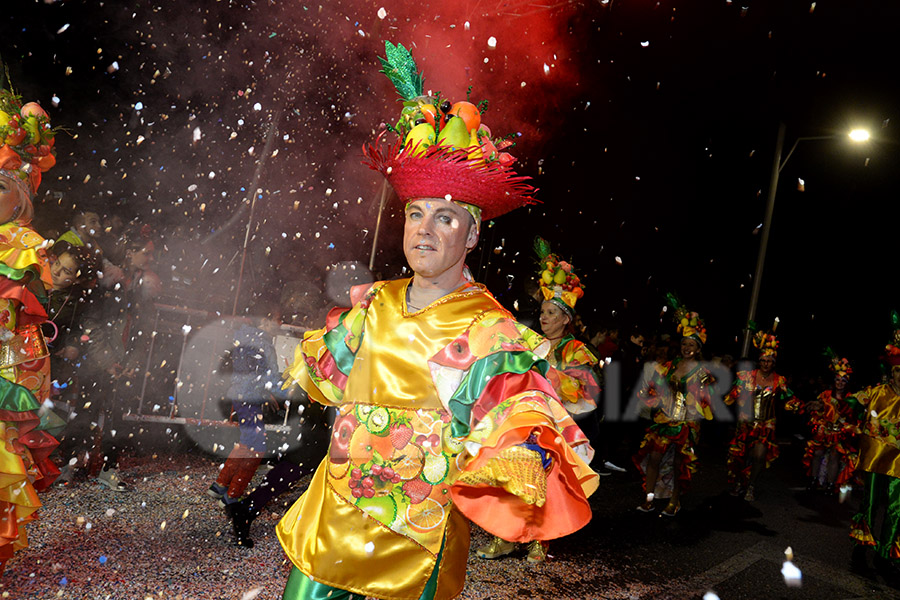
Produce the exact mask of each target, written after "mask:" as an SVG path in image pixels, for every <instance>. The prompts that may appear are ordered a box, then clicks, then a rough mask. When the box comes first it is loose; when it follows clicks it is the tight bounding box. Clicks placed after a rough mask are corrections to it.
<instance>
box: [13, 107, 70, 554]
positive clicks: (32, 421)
mask: <svg viewBox="0 0 900 600" xmlns="http://www.w3.org/2000/svg"><path fill="white" fill-rule="evenodd" d="M53 134H54V132H53V130H52V129H51V128H50V123H49V117H48V116H47V113H46V112H44V110H43V109H42V108H41V107H40V106H39V105H38V104H36V103H34V102H29V103H28V104H25V105H24V106H23V105H22V102H21V99H20V98H19V97H18V96H16V95H15V94H13V93H12V92H10V91H8V90H0V141H2V146H0V438H2V442H3V443H0V571H2V569H3V567H4V566H5V565H6V561H8V560H9V559H10V558H12V555H13V552H14V550H17V549H21V548H24V547H26V546H27V545H28V538H27V537H26V533H25V527H26V525H27V524H28V523H29V522H31V521H33V520H35V519H36V518H37V514H36V511H37V509H38V507H40V505H41V502H40V501H39V500H38V498H37V494H36V492H38V491H42V490H44V489H46V488H47V487H48V486H49V485H50V484H51V483H53V480H54V479H55V478H56V477H58V476H59V470H58V469H57V468H56V466H55V465H54V464H53V463H52V462H51V461H50V459H49V458H48V456H49V454H50V453H51V452H52V451H53V449H54V448H55V447H56V446H57V445H58V443H57V441H56V439H55V438H54V437H53V436H52V435H51V434H50V433H48V429H55V428H56V426H58V423H57V422H51V419H58V418H57V417H56V416H55V415H53V413H51V412H49V411H47V410H46V409H42V407H41V403H42V402H43V401H44V400H46V399H47V398H48V397H49V392H50V359H49V358H48V357H47V351H46V346H45V345H43V347H41V346H42V344H43V337H42V335H41V334H40V325H41V323H43V322H45V321H46V320H47V313H46V312H45V311H44V308H43V306H42V305H41V301H42V300H44V299H45V298H46V290H47V289H49V288H50V287H52V284H53V282H52V278H51V275H50V266H49V263H48V260H47V254H46V252H45V245H46V244H45V242H44V239H43V238H42V237H41V236H39V235H38V234H37V233H35V232H34V231H33V230H32V229H30V228H29V224H30V223H31V217H32V215H33V213H34V210H33V208H32V203H31V199H32V196H34V194H35V192H36V191H37V189H38V186H39V185H40V183H41V175H42V173H43V172H45V171H46V170H47V169H49V168H50V167H52V166H53V165H54V164H55V163H56V160H55V158H54V156H53V151H52V146H53ZM23 352H24V353H23ZM23 358H27V359H28V360H26V361H25V362H22V359H23Z"/></svg>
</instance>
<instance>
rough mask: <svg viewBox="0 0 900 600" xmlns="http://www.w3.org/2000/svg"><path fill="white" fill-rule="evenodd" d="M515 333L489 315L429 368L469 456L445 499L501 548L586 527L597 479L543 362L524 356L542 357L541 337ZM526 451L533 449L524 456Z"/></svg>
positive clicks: (579, 434) (581, 437)
mask: <svg viewBox="0 0 900 600" xmlns="http://www.w3.org/2000/svg"><path fill="white" fill-rule="evenodd" d="M523 330H524V328H521V326H518V324H517V323H515V321H513V320H511V319H509V318H508V317H507V316H505V315H503V314H502V313H500V312H499V311H497V312H496V313H493V314H490V313H489V314H487V315H485V316H484V317H483V318H481V319H479V320H477V321H476V322H475V323H473V325H472V327H470V328H469V329H468V331H466V333H465V334H464V335H463V336H461V337H460V338H458V339H457V340H454V342H452V343H451V344H450V345H449V346H447V347H446V348H445V349H444V351H442V352H441V353H439V354H438V355H437V356H435V357H434V358H433V359H432V360H431V361H430V362H429V364H430V365H431V369H432V375H433V378H434V380H435V384H436V385H437V388H438V392H439V395H440V396H441V399H442V401H444V402H446V405H447V406H448V408H449V409H450V412H451V413H452V415H453V420H452V422H451V423H452V427H453V430H454V435H456V436H457V437H459V438H461V439H463V440H465V445H466V450H467V454H468V457H467V458H466V459H465V464H464V466H463V467H462V473H461V475H460V477H459V479H458V480H457V483H456V485H454V486H453V487H452V488H451V496H452V498H453V501H454V503H455V505H456V506H457V507H458V508H459V509H460V510H461V511H462V512H463V514H465V515H466V516H467V517H468V518H469V519H470V520H472V521H473V522H475V523H477V524H478V525H479V526H481V527H482V528H483V529H485V530H487V531H489V532H491V533H493V534H495V535H498V536H499V537H501V538H503V539H505V540H509V541H527V540H533V539H554V538H557V537H561V536H563V535H567V534H568V533H572V532H574V531H577V530H578V529H580V528H581V527H583V526H584V525H585V524H586V523H587V522H588V521H589V520H590V507H589V506H588V504H587V496H589V495H590V494H591V493H593V492H594V490H595V489H596V488H597V476H596V474H594V472H593V471H591V470H590V469H589V468H588V467H587V465H586V464H585V461H584V460H582V457H580V456H578V454H576V452H575V451H573V447H577V446H583V447H584V448H585V449H587V448H589V446H588V441H587V438H585V436H584V434H583V433H582V432H581V430H580V429H579V428H578V426H577V425H575V422H574V421H573V420H572V418H571V416H570V415H569V413H568V412H567V411H566V410H565V409H564V408H563V406H562V404H561V403H560V402H559V400H558V399H557V398H556V394H555V392H554V388H553V386H552V384H551V382H550V381H549V379H548V378H547V376H546V375H547V373H549V372H550V371H551V369H550V367H549V365H548V364H547V362H546V360H544V359H542V358H540V357H539V356H538V355H537V354H535V352H533V351H532V350H538V351H542V348H541V346H540V345H539V346H534V344H535V342H539V341H541V338H539V337H530V336H529V335H528V333H527V332H525V331H523ZM529 331H530V330H529ZM457 382H458V383H457ZM560 433H561V434H562V439H560ZM523 444H525V448H522V447H521V446H522V445H523ZM529 445H530V446H536V447H537V448H536V452H532V453H528V452H524V451H523V450H527V448H528V446H529ZM590 454H591V452H589V453H588V454H586V458H587V459H588V460H590ZM538 457H539V459H538Z"/></svg>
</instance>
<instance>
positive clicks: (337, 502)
mask: <svg viewBox="0 0 900 600" xmlns="http://www.w3.org/2000/svg"><path fill="white" fill-rule="evenodd" d="M382 63H383V65H384V67H385V73H386V74H388V76H389V77H391V79H392V80H393V81H394V83H395V85H396V86H397V89H398V91H400V92H401V95H403V97H404V99H405V101H406V102H405V107H404V117H403V118H401V123H400V124H398V125H399V126H398V129H399V130H400V133H401V135H407V132H406V131H405V130H406V129H409V130H411V129H412V124H413V123H414V122H415V121H416V120H419V119H420V118H421V119H423V122H424V121H425V120H426V117H424V116H423V115H424V113H426V112H431V111H435V113H436V114H439V113H437V111H438V110H440V106H441V103H440V102H439V101H436V100H435V101H434V102H432V99H430V98H426V97H423V96H422V79H421V76H420V75H419V74H418V73H417V71H416V66H415V63H414V62H413V61H412V57H411V56H410V55H409V53H408V52H407V51H406V50H405V49H404V48H403V47H402V46H396V47H394V46H392V45H391V44H387V59H384V60H383V61H382ZM398 82H399V83H398ZM429 106H430V108H429ZM449 106H450V105H449V103H447V105H446V107H447V108H449ZM408 107H411V108H413V109H414V110H406V108H408ZM420 107H424V108H420ZM444 112H446V113H447V114H450V113H449V111H444ZM434 116H435V115H434V114H432V118H434ZM467 116H471V115H467ZM462 118H463V117H462V116H454V117H451V118H450V119H446V120H445V118H444V116H443V115H440V116H438V119H440V120H442V121H444V127H445V128H446V127H447V126H448V123H447V121H452V120H453V119H462ZM438 119H433V120H432V121H431V122H432V123H434V124H433V125H432V127H433V128H434V133H435V135H433V136H431V138H430V140H429V139H427V138H426V139H425V142H429V141H431V140H434V139H435V138H437V137H438V136H437V135H436V134H437V131H436V130H437V128H438V127H439V126H440V123H438V122H437V120H438ZM479 121H480V115H479ZM460 124H461V122H460V123H455V124H453V126H454V127H458V126H459V125H460ZM468 125H469V124H468V123H466V126H467V127H468ZM474 127H475V129H474V131H476V132H477V131H478V127H479V125H475V126H474ZM471 139H473V140H477V137H476V136H474V135H473V136H472V138H471ZM405 141H407V142H408V143H405V144H403V145H401V144H397V145H393V146H390V147H387V146H385V145H383V144H382V143H381V138H380V137H379V139H378V140H377V141H376V142H375V144H374V145H373V146H369V147H367V148H365V152H366V162H367V164H368V165H369V166H370V167H372V168H373V169H375V170H377V171H379V172H381V173H382V174H383V175H384V176H385V177H386V178H387V180H388V182H390V184H391V185H392V187H393V188H394V190H395V191H396V192H397V195H398V196H399V197H400V199H401V200H403V201H404V202H405V203H406V208H405V226H404V234H403V250H404V253H405V255H406V258H407V261H408V262H409V265H410V267H411V269H412V271H413V273H414V274H413V277H411V278H408V279H401V280H396V281H387V282H378V283H375V284H373V285H372V286H370V287H369V288H368V289H367V290H359V289H354V290H353V292H352V293H351V299H352V300H353V307H352V308H351V309H349V310H348V309H334V310H333V311H332V312H331V313H330V314H329V316H328V319H327V324H326V326H325V328H323V329H320V330H317V331H312V332H308V333H307V334H306V335H305V336H304V339H303V342H302V343H301V344H300V345H299V346H298V348H297V350H296V353H295V362H294V364H293V365H292V366H291V367H290V369H289V370H288V372H287V377H288V381H289V382H291V383H293V382H296V383H298V384H299V385H300V386H301V387H303V389H304V390H305V391H306V392H307V393H308V394H309V396H310V398H312V399H314V400H317V401H319V402H322V403H325V404H330V405H334V406H336V407H337V409H338V416H337V418H336V420H335V423H334V426H333V430H332V437H331V443H330V447H329V452H328V456H327V457H326V458H325V460H324V461H323V462H322V463H321V465H319V468H318V470H317V471H316V473H315V475H314V476H313V479H312V482H311V483H310V485H309V488H308V490H307V492H306V493H305V494H304V495H303V496H302V497H301V498H300V499H299V500H298V501H297V502H296V503H295V504H294V506H292V507H291V509H290V510H289V511H288V513H287V514H286V515H285V516H284V518H283V519H282V520H281V522H280V523H279V525H278V528H277V533H278V537H279V539H280V541H281V544H282V546H283V547H284V549H285V552H286V553H287V555H288V557H289V558H290V560H291V562H292V563H293V565H294V568H293V570H292V572H291V576H290V578H289V579H288V583H287V586H286V588H285V593H284V597H285V598H286V599H290V600H297V599H300V598H304V599H324V598H329V599H331V600H345V599H361V598H363V597H365V596H371V597H374V598H385V599H398V600H400V599H403V600H417V599H423V600H425V599H427V600H431V599H436V600H444V599H449V598H454V597H456V596H457V595H459V594H460V592H461V591H462V589H463V586H464V583H465V575H466V561H467V558H468V549H469V524H468V522H467V520H466V519H467V518H468V519H470V520H472V521H474V522H475V523H477V524H478V525H480V526H481V527H483V528H484V529H486V530H487V531H488V532H490V533H493V534H495V535H498V536H500V537H503V538H504V539H507V540H512V541H520V542H527V541H530V540H534V539H540V540H545V539H553V538H557V537H560V536H563V535H567V534H569V533H572V532H574V531H576V530H578V529H580V528H581V527H582V526H584V525H585V524H586V523H587V522H588V521H589V520H590V516H591V511H590V507H589V505H588V502H587V496H589V495H590V494H591V493H592V492H593V491H594V490H595V489H596V486H597V477H596V475H595V474H594V473H593V472H592V471H591V470H590V469H589V468H588V466H587V464H586V463H585V460H584V459H585V458H588V457H589V454H590V449H589V446H588V444H587V440H586V439H585V437H584V435H583V434H582V432H581V431H580V430H579V429H578V427H577V426H576V425H575V423H574V421H572V419H571V417H570V416H569V414H568V413H567V412H566V410H565V409H564V408H563V407H562V405H561V404H560V403H559V401H558V399H557V397H556V396H555V393H554V391H553V387H552V385H551V384H550V382H549V381H548V379H547V377H546V375H547V373H548V369H549V365H548V364H547V362H546V361H545V360H544V359H543V358H541V356H540V352H541V351H546V349H547V347H548V344H546V343H545V342H544V340H543V338H541V337H540V336H538V335H537V334H535V333H534V332H532V331H530V330H529V329H527V328H525V327H524V326H521V325H520V324H518V323H517V322H516V321H515V320H514V319H513V318H512V316H511V315H510V314H509V313H508V312H507V311H506V310H505V309H504V308H503V307H502V306H500V304H499V303H498V302H497V301H496V300H495V299H494V298H493V296H491V294H490V293H489V292H488V291H487V290H486V289H485V288H484V286H482V285H479V284H477V283H474V282H473V281H472V280H471V278H470V277H469V276H468V271H467V269H466V268H465V257H466V253H467V252H468V251H469V250H471V249H472V248H474V247H475V244H476V243H477V241H478V233H479V228H480V224H481V221H482V219H493V218H495V217H497V216H499V215H501V214H503V213H505V212H507V211H509V210H512V209H513V208H516V207H518V206H522V205H524V204H528V203H532V202H533V199H532V197H531V194H532V193H533V192H534V189H533V188H531V187H530V186H528V185H527V184H525V183H524V181H523V180H524V179H525V178H523V177H518V176H516V175H515V173H514V172H513V171H512V170H511V169H510V168H509V167H508V163H507V165H501V164H500V161H499V160H496V159H495V160H491V159H492V158H494V157H491V156H479V157H478V158H477V159H476V158H472V153H473V152H474V150H476V147H477V149H481V147H482V146H478V145H477V143H474V144H473V145H470V146H464V145H462V144H461V143H457V144H456V145H455V146H454V145H452V144H440V143H438V144H434V145H431V146H429V147H425V142H422V141H415V142H410V141H409V140H405ZM473 146H476V147H473ZM576 449H577V450H579V451H580V453H581V455H582V456H579V453H577V452H576Z"/></svg>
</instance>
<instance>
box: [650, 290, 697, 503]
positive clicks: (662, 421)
mask: <svg viewBox="0 0 900 600" xmlns="http://www.w3.org/2000/svg"><path fill="white" fill-rule="evenodd" d="M666 299H667V301H668V302H669V304H670V306H671V307H672V308H673V316H674V319H675V322H676V323H677V324H678V325H677V331H678V333H680V334H681V352H680V356H678V357H677V358H675V359H674V360H670V361H668V362H665V363H662V364H659V363H657V364H655V365H653V368H652V370H647V371H645V374H644V376H643V377H642V380H641V382H640V384H639V388H638V391H637V397H638V398H640V399H641V400H643V402H644V403H645V404H646V405H647V406H648V407H649V408H650V409H651V415H652V419H653V423H652V424H651V425H650V426H649V427H648V428H647V433H646V435H645V436H644V440H643V442H641V446H640V449H639V450H638V453H637V454H636V455H635V456H634V464H635V465H636V466H637V468H638V470H640V471H641V473H642V474H643V475H644V493H645V494H646V496H645V498H644V501H643V502H642V503H641V504H640V505H639V506H638V507H637V509H638V510H639V511H641V512H653V511H655V510H656V506H655V504H654V500H655V499H657V498H668V499H669V502H668V504H667V505H666V507H665V508H664V509H663V511H662V513H661V514H662V515H663V516H666V517H674V516H675V515H677V514H678V512H679V511H680V510H681V494H682V493H683V492H685V491H686V490H687V488H688V486H689V484H690V481H691V475H692V473H693V472H694V471H696V470H697V464H696V463H697V455H696V454H695V453H694V447H695V446H696V445H697V443H698V442H699V440H700V420H701V419H712V410H711V408H710V386H711V385H712V384H713V383H714V381H715V380H714V379H713V377H712V375H711V374H710V372H709V370H707V369H706V367H704V366H703V364H702V363H701V362H700V358H701V355H700V352H701V350H702V349H703V344H705V343H706V325H705V324H704V323H703V319H701V318H700V315H699V314H697V313H696V312H690V311H688V310H687V309H686V308H685V307H684V305H682V304H681V302H680V301H678V299H677V298H676V297H675V296H674V295H672V294H668V295H667V296H666Z"/></svg>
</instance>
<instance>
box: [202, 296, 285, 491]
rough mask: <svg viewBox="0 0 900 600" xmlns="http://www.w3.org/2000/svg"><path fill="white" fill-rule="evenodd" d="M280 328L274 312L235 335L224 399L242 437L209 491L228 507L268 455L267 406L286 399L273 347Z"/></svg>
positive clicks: (279, 321)
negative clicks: (229, 404) (265, 421)
mask: <svg viewBox="0 0 900 600" xmlns="http://www.w3.org/2000/svg"><path fill="white" fill-rule="evenodd" d="M280 326H281V314H280V311H274V310H273V311H269V313H268V314H266V315H265V316H263V317H261V318H260V319H259V323H258V326H253V325H249V324H248V325H243V326H242V327H241V328H240V329H238V330H237V332H235V336H234V349H233V350H232V351H231V357H232V362H233V365H234V366H233V373H232V376H231V386H230V387H229V388H228V391H227V392H226V395H225V398H226V400H230V401H231V405H232V411H233V413H234V415H235V417H236V418H237V420H238V427H239V428H240V432H241V435H240V440H239V441H238V443H237V444H235V445H234V448H233V449H232V451H231V453H230V454H229V456H228V459H227V460H226V461H225V465H224V466H223V467H222V469H221V471H219V476H218V477H217V478H216V481H215V482H214V483H213V484H212V485H210V486H209V490H208V491H207V493H208V494H209V495H210V496H212V497H213V498H216V499H219V500H221V501H222V503H223V504H224V505H225V506H226V507H227V506H228V505H229V504H231V503H234V502H237V501H238V500H240V498H241V496H243V494H244V491H245V490H246V489H247V485H248V484H249V483H250V480H251V479H253V474H254V473H256V469H257V468H258V467H259V465H260V463H261V462H262V458H263V456H264V455H265V453H266V431H265V424H264V423H263V408H264V405H266V404H267V403H269V402H271V401H273V400H275V398H276V397H278V398H283V397H284V393H283V392H282V390H281V377H280V375H279V371H278V363H277V358H276V355H275V347H274V346H273V344H272V341H273V339H274V337H275V334H276V333H277V332H278V329H279V327H280Z"/></svg>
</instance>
